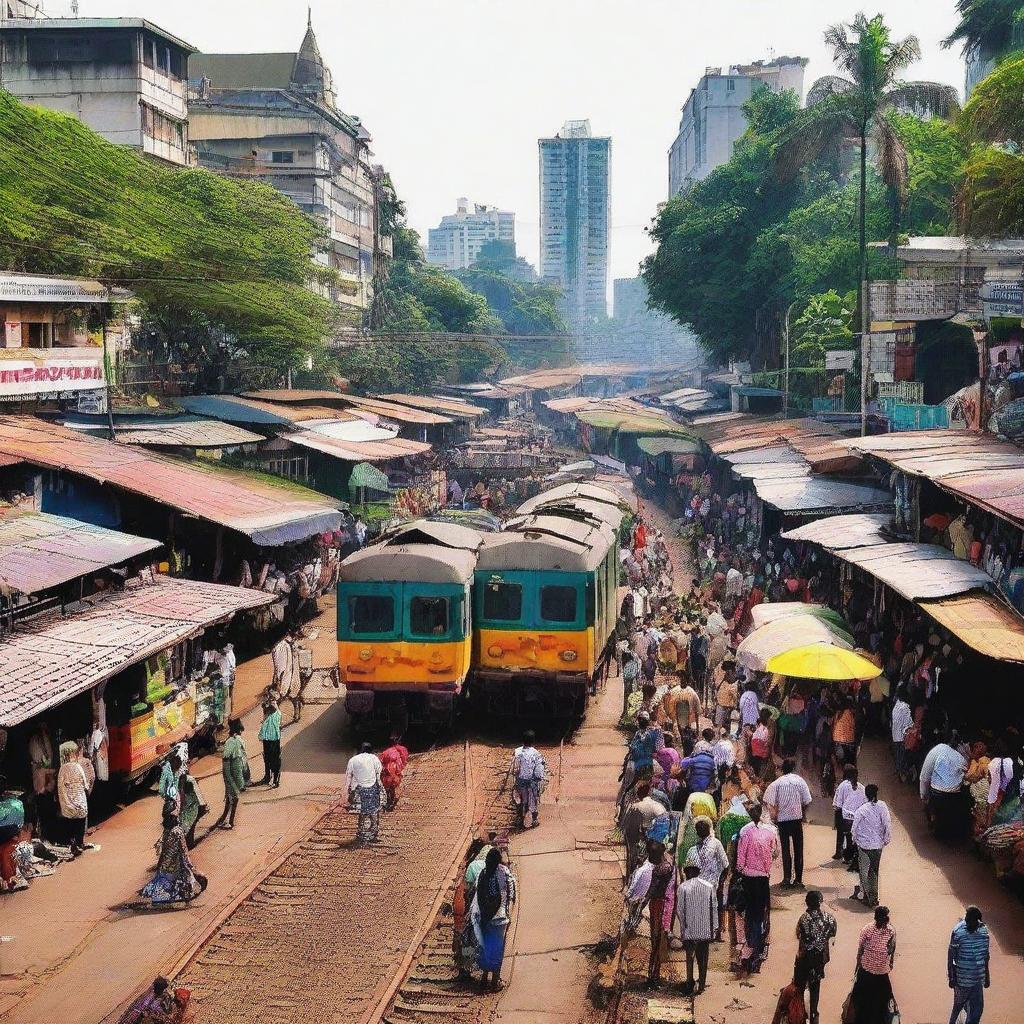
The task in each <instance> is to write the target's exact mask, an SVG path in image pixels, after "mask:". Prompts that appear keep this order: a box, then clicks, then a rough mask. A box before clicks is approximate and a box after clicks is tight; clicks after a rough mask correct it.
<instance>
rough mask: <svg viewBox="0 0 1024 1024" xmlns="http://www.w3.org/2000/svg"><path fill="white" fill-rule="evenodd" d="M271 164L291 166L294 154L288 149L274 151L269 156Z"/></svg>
mask: <svg viewBox="0 0 1024 1024" xmlns="http://www.w3.org/2000/svg"><path fill="white" fill-rule="evenodd" d="M270 162H271V163H272V164H293V163H295V154H294V153H293V152H292V151H291V150H290V149H275V150H273V151H272V152H271V154H270Z"/></svg>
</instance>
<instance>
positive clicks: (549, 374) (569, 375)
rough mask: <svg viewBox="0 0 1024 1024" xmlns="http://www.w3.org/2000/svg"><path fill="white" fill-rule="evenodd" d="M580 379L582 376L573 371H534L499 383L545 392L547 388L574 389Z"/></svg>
mask: <svg viewBox="0 0 1024 1024" xmlns="http://www.w3.org/2000/svg"><path fill="white" fill-rule="evenodd" d="M582 379H583V377H582V375H581V374H580V373H578V372H577V371H576V370H574V369H567V370H534V371H533V372H532V373H524V374H520V375H519V376H518V377H506V378H505V379H504V380H503V381H502V382H501V383H502V384H514V385H519V386H520V387H524V388H531V389H532V390H534V391H547V390H548V389H549V388H568V387H575V385H577V384H579V383H580V381H581V380H582Z"/></svg>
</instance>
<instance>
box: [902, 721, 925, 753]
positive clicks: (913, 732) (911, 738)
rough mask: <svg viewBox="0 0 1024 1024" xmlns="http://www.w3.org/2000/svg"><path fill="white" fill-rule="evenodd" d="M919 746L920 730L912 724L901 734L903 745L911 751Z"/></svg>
mask: <svg viewBox="0 0 1024 1024" xmlns="http://www.w3.org/2000/svg"><path fill="white" fill-rule="evenodd" d="M920 746H921V730H920V729H919V728H918V727H917V726H916V725H912V726H911V727H910V728H909V729H908V730H907V731H906V733H904V736H903V747H904V749H905V750H908V751H910V752H911V753H913V752H914V751H915V750H917V749H918V748H919V747H920Z"/></svg>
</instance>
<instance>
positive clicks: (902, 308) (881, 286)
mask: <svg viewBox="0 0 1024 1024" xmlns="http://www.w3.org/2000/svg"><path fill="white" fill-rule="evenodd" d="M980 289H981V285H980V283H977V282H960V281H925V280H915V279H909V278H908V279H902V280H898V281H873V282H872V283H871V285H870V301H871V306H870V315H871V319H872V321H901V320H910V321H914V320H948V319H949V318H950V317H952V316H955V315H956V314H957V313H978V314H980V313H981V296H980Z"/></svg>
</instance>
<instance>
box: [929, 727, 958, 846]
mask: <svg viewBox="0 0 1024 1024" xmlns="http://www.w3.org/2000/svg"><path fill="white" fill-rule="evenodd" d="M967 767H968V763H967V759H966V758H965V757H964V756H963V754H961V753H960V751H959V750H957V749H956V748H955V747H953V746H951V745H950V744H949V743H946V742H945V741H941V742H939V743H936V744H935V746H934V747H932V748H931V750H929V751H928V753H927V755H926V756H925V759H924V763H923V764H922V765H921V777H920V793H921V800H922V801H923V802H924V805H925V810H926V812H927V815H928V821H929V824H930V825H931V826H932V828H933V830H934V831H935V834H936V835H937V836H939V837H940V838H944V839H946V838H956V837H959V836H962V835H963V834H964V833H965V832H966V828H967V824H968V822H969V820H970V819H969V815H968V804H967V797H966V796H965V794H964V789H963V784H964V776H965V775H966V774H967Z"/></svg>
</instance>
